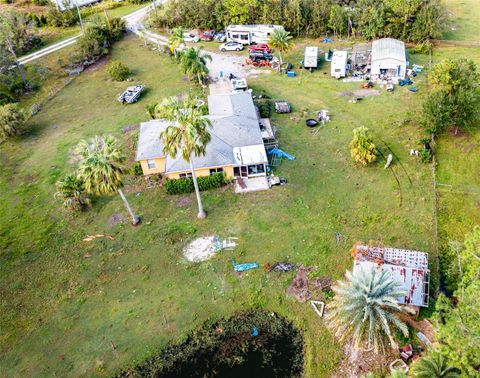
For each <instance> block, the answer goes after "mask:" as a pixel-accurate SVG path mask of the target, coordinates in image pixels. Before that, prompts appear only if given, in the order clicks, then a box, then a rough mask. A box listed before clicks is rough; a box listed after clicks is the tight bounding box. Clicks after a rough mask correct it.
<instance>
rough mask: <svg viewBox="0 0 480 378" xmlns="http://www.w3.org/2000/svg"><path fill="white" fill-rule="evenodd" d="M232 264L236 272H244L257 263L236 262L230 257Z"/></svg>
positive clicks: (254, 266) (255, 266) (253, 267)
mask: <svg viewBox="0 0 480 378" xmlns="http://www.w3.org/2000/svg"><path fill="white" fill-rule="evenodd" d="M232 265H233V269H235V271H236V272H245V271H246V270H250V269H257V268H258V264H257V263H246V264H236V263H235V260H234V259H232Z"/></svg>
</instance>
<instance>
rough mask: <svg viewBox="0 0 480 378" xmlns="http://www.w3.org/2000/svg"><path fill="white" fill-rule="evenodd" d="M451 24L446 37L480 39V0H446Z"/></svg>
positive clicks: (460, 39) (459, 39) (464, 39)
mask: <svg viewBox="0 0 480 378" xmlns="http://www.w3.org/2000/svg"><path fill="white" fill-rule="evenodd" d="M445 5H446V6H447V9H448V13H449V16H450V18H451V25H450V26H449V30H448V31H447V32H446V33H445V35H444V39H448V40H456V41H477V42H478V41H480V2H478V1H477V0H445Z"/></svg>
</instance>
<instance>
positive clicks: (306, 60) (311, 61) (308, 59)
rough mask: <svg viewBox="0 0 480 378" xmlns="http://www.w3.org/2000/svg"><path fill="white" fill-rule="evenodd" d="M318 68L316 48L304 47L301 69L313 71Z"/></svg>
mask: <svg viewBox="0 0 480 378" xmlns="http://www.w3.org/2000/svg"><path fill="white" fill-rule="evenodd" d="M317 66H318V47H314V46H307V47H305V55H304V57H303V67H305V68H308V69H310V71H311V70H313V69H314V68H317Z"/></svg>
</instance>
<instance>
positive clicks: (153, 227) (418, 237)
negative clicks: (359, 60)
mask: <svg viewBox="0 0 480 378" xmlns="http://www.w3.org/2000/svg"><path fill="white" fill-rule="evenodd" d="M302 45H303V42H302V41H299V43H298V45H297V49H296V50H294V51H293V52H292V54H290V56H288V57H287V59H288V60H290V61H292V62H296V61H298V60H299V58H300V56H301V51H302ZM458 55H467V56H469V57H471V58H473V59H475V60H476V61H477V62H480V54H479V53H478V52H477V51H475V50H473V49H468V48H465V49H463V50H462V49H460V50H459V49H454V48H442V49H441V50H436V51H435V53H434V55H433V60H434V62H435V61H438V60H440V59H443V58H445V57H451V56H458ZM112 58H115V59H120V60H122V61H123V62H125V63H126V64H127V65H128V66H129V67H130V68H131V69H132V70H133V73H134V81H133V82H135V83H136V82H139V83H143V84H145V85H146V86H147V88H148V90H147V92H146V94H145V95H144V96H142V99H141V101H140V102H139V103H138V104H134V105H129V106H122V105H120V104H119V103H118V102H117V101H116V97H117V96H118V94H119V93H120V92H121V90H122V89H123V88H124V86H125V85H126V83H123V84H121V83H114V82H111V81H110V80H109V79H108V76H107V74H106V72H105V69H104V67H103V63H102V64H99V65H98V66H97V67H95V68H93V69H90V70H88V72H84V73H82V75H81V76H79V77H78V78H76V79H74V80H73V81H71V82H69V83H68V84H67V85H66V87H65V88H64V89H63V90H61V91H60V92H59V93H58V94H57V95H56V96H54V97H53V98H52V99H51V100H50V101H48V102H47V103H46V105H45V106H44V107H43V109H42V111H41V112H40V113H39V114H38V115H37V116H35V117H33V118H32V119H31V121H30V123H29V128H30V131H29V132H28V133H26V134H25V135H23V136H21V137H18V138H17V139H14V140H10V141H8V142H6V143H4V144H2V145H0V165H1V167H2V169H1V172H0V192H1V193H2V200H3V201H2V205H1V206H0V230H1V231H0V298H1V302H0V310H1V313H2V317H1V318H0V329H1V333H0V348H1V349H0V350H1V351H2V354H1V356H0V369H1V371H2V372H3V374H4V375H6V376H33V375H35V376H92V375H94V376H105V375H111V374H113V373H115V372H117V371H118V370H119V369H122V368H124V367H126V366H129V365H131V364H134V363H135V361H139V360H141V359H143V358H145V357H146V356H149V355H151V354H152V353H154V352H155V351H157V350H158V348H160V347H161V346H163V345H165V343H166V342H167V341H169V340H172V339H181V338H182V337H183V335H184V334H185V333H186V332H187V331H188V330H190V329H193V328H195V327H196V326H197V325H198V324H200V323H201V322H203V321H204V320H206V319H208V318H210V317H222V316H228V315H229V314H231V313H232V312H234V311H236V310H238V309H246V308H251V307H262V308H265V309H267V310H272V311H277V312H279V313H281V314H283V315H285V316H287V317H288V318H289V319H291V320H293V321H294V322H295V324H296V325H297V326H298V327H299V328H301V329H302V330H303V331H304V335H305V341H306V345H305V356H306V357H305V358H306V366H305V369H306V374H305V375H306V376H307V377H313V376H315V377H319V376H324V377H328V376H330V375H331V372H332V371H333V369H334V368H335V366H336V364H337V363H338V361H339V359H340V358H341V351H340V346H339V345H337V344H335V343H334V342H333V340H332V337H331V335H330V333H329V332H328V331H327V330H326V329H325V328H324V326H323V324H322V323H321V322H319V320H318V317H317V316H316V315H315V313H314V312H313V311H312V309H311V308H310V307H309V305H307V304H299V303H297V302H296V301H294V300H293V299H291V298H288V297H286V295H285V290H286V288H287V287H288V286H289V284H290V282H291V280H292V278H293V273H287V274H282V275H280V274H272V273H267V272H266V271H264V270H263V269H258V270H255V271H251V272H250V273H248V274H244V275H242V276H238V275H236V274H234V273H233V269H232V267H231V265H230V262H229V260H230V259H231V258H233V257H234V258H235V259H236V260H237V262H250V261H256V262H258V263H259V264H261V265H263V264H265V263H273V262H276V261H282V260H287V259H288V260H290V261H292V262H295V263H299V264H305V265H315V266H317V267H318V269H317V271H316V272H315V275H317V276H330V277H332V278H334V279H336V278H340V277H341V276H342V275H343V273H344V272H345V270H346V269H349V268H350V267H351V263H352V262H351V256H350V248H351V246H352V244H353V243H355V242H356V241H358V240H363V241H365V242H367V241H369V240H377V241H383V242H384V243H385V244H386V245H391V246H396V247H404V248H412V249H420V250H425V251H428V252H429V253H430V257H431V263H432V269H433V272H434V274H433V275H434V276H435V274H436V273H437V270H436V269H437V266H436V256H435V249H434V240H433V238H434V237H433V200H432V179H433V176H432V170H431V167H430V166H428V165H423V164H421V163H420V162H419V161H418V160H416V159H414V158H411V157H410V156H408V151H409V150H410V149H411V148H418V140H419V138H420V137H422V136H423V132H422V131H421V130H420V129H419V127H418V125H417V124H416V121H415V119H416V116H417V115H418V110H419V109H420V106H421V98H422V96H423V95H424V93H426V83H425V76H424V75H420V76H419V77H418V79H417V81H416V84H415V85H416V86H418V87H419V88H420V91H419V92H418V93H416V94H414V93H410V92H408V90H407V89H406V88H399V87H398V88H397V89H396V91H395V92H394V93H391V94H388V93H386V92H385V90H384V89H381V88H377V89H380V94H379V95H378V96H370V97H368V98H365V99H364V100H363V101H361V102H359V103H356V104H351V103H349V102H348V96H347V97H345V96H342V95H341V94H342V93H341V92H348V91H354V90H357V89H359V83H342V82H339V81H336V80H333V79H331V78H330V77H329V75H328V74H324V72H328V65H326V64H324V65H323V66H322V67H321V68H320V70H318V71H317V72H315V73H313V74H310V73H308V72H303V73H300V74H299V76H298V77H296V78H287V77H285V76H280V75H278V74H275V73H270V74H259V75H258V76H257V77H256V78H251V79H249V84H250V85H251V87H252V88H253V89H254V90H255V91H256V92H257V93H267V94H268V95H270V96H271V97H272V98H282V99H286V100H288V101H290V102H291V104H292V105H293V109H294V112H293V113H292V114H289V115H273V118H272V122H273V123H274V124H275V125H276V126H277V128H278V129H279V136H280V143H281V148H283V149H284V150H285V151H287V152H290V153H292V154H293V155H295V156H296V160H295V161H287V162H284V163H283V164H282V165H281V166H280V167H279V168H278V169H277V170H276V171H277V172H276V173H278V174H279V175H281V176H285V177H287V178H288V180H289V184H288V185H286V186H284V187H277V188H274V189H272V190H271V191H268V192H260V193H255V194H249V195H243V196H242V195H235V194H233V193H232V191H231V189H230V188H227V190H225V191H224V190H218V191H210V192H206V193H204V194H203V198H204V202H205V207H206V210H207V211H208V213H209V217H208V218H207V219H206V220H205V221H203V222H200V221H197V220H196V219H195V214H196V210H195V204H194V196H185V197H178V196H166V195H165V194H164V192H163V191H162V190H161V189H160V188H151V189H146V188H145V185H144V183H143V182H142V180H141V179H140V180H134V179H132V178H130V179H129V185H128V187H127V195H128V198H129V200H130V202H131V205H132V207H133V208H134V209H135V210H136V211H137V212H138V213H139V215H140V216H141V217H142V219H143V223H142V225H141V226H140V227H138V228H132V227H131V226H130V225H129V224H128V218H127V214H126V212H125V210H124V208H123V204H122V202H121V200H120V198H117V196H112V197H103V198H97V199H95V201H94V204H93V208H92V209H91V210H90V211H88V212H85V213H81V214H77V215H73V214H68V213H67V212H65V211H63V210H62V209H60V206H59V203H58V202H57V201H55V200H54V198H53V193H54V191H55V187H54V183H55V181H56V180H58V178H59V177H61V176H63V175H64V174H66V173H68V172H71V171H73V170H74V168H75V166H74V164H73V163H72V160H73V158H72V153H71V151H72V148H73V147H74V146H75V145H76V144H77V143H78V141H79V140H80V139H82V138H88V137H91V136H93V135H96V134H103V133H112V134H114V135H115V136H117V137H118V138H120V139H121V140H123V141H125V146H126V152H127V153H128V154H129V157H130V158H131V157H132V156H133V154H134V148H133V146H132V143H131V140H132V139H134V135H133V134H122V133H121V129H122V128H123V127H125V126H128V125H132V124H137V123H138V122H141V121H144V120H147V115H146V112H145V105H146V104H149V103H152V102H155V101H158V100H160V99H162V98H163V97H165V96H169V95H176V94H179V93H184V92H186V91H189V90H191V89H192V87H191V85H190V83H189V82H188V80H186V79H185V78H184V77H183V75H181V73H180V72H179V70H178V67H177V66H176V65H175V64H174V63H172V61H171V60H170V59H169V58H167V57H164V56H159V55H157V54H156V53H155V52H153V51H149V50H147V49H146V48H144V47H143V46H142V42H141V41H139V40H138V39H134V38H132V37H127V38H125V39H124V40H122V41H121V42H119V43H118V44H116V45H115V47H114V49H113V52H112ZM55 59H56V58H54V57H49V58H47V59H46V60H45V62H48V64H49V65H55V64H56V63H55ZM411 60H412V61H413V62H419V63H422V64H424V63H427V62H428V57H426V56H422V55H414V54H413V55H411ZM65 83H66V82H65V79H64V78H59V79H57V80H56V81H55V82H54V83H48V84H47V85H45V86H44V88H42V89H41V91H40V93H39V94H37V96H36V97H35V98H31V99H28V104H30V103H32V102H37V101H40V99H41V98H42V97H45V96H46V95H47V94H48V93H49V92H51V91H53V89H54V88H55V87H62V86H63V85H65ZM322 108H327V109H329V110H330V111H331V114H332V122H330V123H329V124H328V125H326V126H325V127H324V128H322V129H320V130H319V132H318V133H314V132H312V131H311V130H310V129H308V128H306V127H305V126H304V120H305V118H306V117H308V116H312V115H313V114H314V113H313V112H314V111H315V110H319V109H322ZM361 125H364V126H367V127H369V128H370V129H371V130H372V131H373V133H374V136H375V142H376V144H377V145H378V146H379V147H380V148H381V149H382V152H383V153H390V151H393V152H394V153H395V155H396V156H397V158H396V159H395V160H394V164H393V168H392V170H384V169H383V164H384V161H383V160H381V159H380V160H379V162H378V163H377V164H375V165H373V166H371V167H368V168H361V167H357V166H355V165H354V164H353V163H352V161H351V158H350V154H349V148H348V143H349V142H350V140H351V138H352V130H353V128H355V127H358V126H361ZM479 138H480V134H479V133H475V132H472V133H471V134H469V135H462V136H460V137H455V138H453V137H450V136H445V137H443V138H441V139H440V140H439V143H438V153H437V157H438V161H439V165H438V176H437V179H438V181H439V182H441V183H443V184H448V185H452V187H451V188H450V187H445V189H441V193H440V195H441V198H440V205H441V209H440V218H439V221H440V230H441V233H442V235H443V233H444V234H446V233H447V232H448V233H451V235H452V237H460V236H461V235H463V234H464V233H465V232H467V231H468V229H467V228H469V227H470V226H471V225H473V224H475V223H478V208H477V206H478V203H479V202H478V200H479V196H478V195H477V194H476V190H477V189H479V188H478V182H477V181H478V180H477V181H475V180H476V179H472V173H471V172H476V171H477V170H478V168H479V167H478V166H479V164H480V161H479V159H478V145H479V140H480V139H479ZM397 180H398V181H397ZM466 192H468V194H465V193H466ZM476 209H477V210H476ZM119 213H120V214H122V215H123V216H124V217H125V222H123V223H122V222H120V223H116V224H113V222H111V221H110V218H111V216H112V215H114V214H115V215H117V214H119ZM97 233H100V234H108V235H112V236H113V237H114V240H109V239H105V238H100V239H96V240H94V241H91V242H85V241H83V240H82V239H83V238H84V237H85V236H87V235H92V234H97ZM206 234H218V235H220V236H237V237H238V238H239V240H238V242H239V248H237V250H235V251H229V252H222V253H219V254H218V255H217V256H215V257H214V258H213V259H211V260H209V261H207V262H203V263H199V264H187V263H186V262H185V261H184V260H183V258H182V256H181V249H182V247H183V246H184V245H185V243H186V242H187V241H189V240H191V239H193V238H195V237H197V236H202V235H206ZM336 234H341V235H342V237H341V239H340V240H339V241H338V240H337V238H336V237H335V235H336Z"/></svg>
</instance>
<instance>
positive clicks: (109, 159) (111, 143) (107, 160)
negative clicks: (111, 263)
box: [77, 135, 140, 225]
mask: <svg viewBox="0 0 480 378" xmlns="http://www.w3.org/2000/svg"><path fill="white" fill-rule="evenodd" d="M117 144H118V142H117V140H116V139H115V138H113V137H112V136H109V135H107V136H104V137H101V136H96V137H95V138H93V139H92V140H91V141H90V142H86V141H81V142H80V143H79V145H78V147H77V151H78V153H79V155H80V164H79V168H78V177H79V178H81V179H82V180H83V183H84V186H85V192H87V193H94V194H97V195H106V194H112V193H114V192H118V194H119V195H120V197H121V198H122V200H123V202H124V203H125V207H126V208H127V210H128V212H129V214H130V215H131V217H132V224H133V225H137V224H138V223H140V218H138V217H137V216H136V215H135V214H134V213H133V211H132V208H131V207H130V204H129V203H128V201H127V199H126V198H125V195H124V194H123V191H122V189H121V188H122V186H123V180H122V179H123V175H124V174H125V173H126V172H127V168H126V167H125V166H124V165H123V163H124V161H125V159H126V158H125V156H124V155H123V153H122V152H121V150H120V148H119V147H118V145H117Z"/></svg>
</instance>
